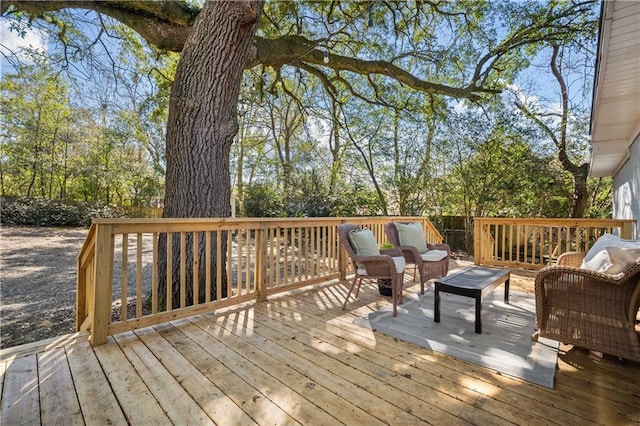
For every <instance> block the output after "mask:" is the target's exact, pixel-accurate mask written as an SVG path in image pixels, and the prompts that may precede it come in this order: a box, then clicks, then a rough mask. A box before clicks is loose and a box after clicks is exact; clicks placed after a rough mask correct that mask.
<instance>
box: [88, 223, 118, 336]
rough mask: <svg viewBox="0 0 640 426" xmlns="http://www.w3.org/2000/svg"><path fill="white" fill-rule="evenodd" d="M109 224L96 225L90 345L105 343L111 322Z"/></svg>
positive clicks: (110, 243)
mask: <svg viewBox="0 0 640 426" xmlns="http://www.w3.org/2000/svg"><path fill="white" fill-rule="evenodd" d="M111 231H112V225H111V224H97V226H96V252H95V262H96V263H95V271H94V278H93V282H94V289H93V310H94V316H93V325H92V327H91V340H90V341H91V345H93V346H97V345H102V344H103V343H106V342H107V329H108V327H109V323H110V322H111V299H112V292H113V248H114V242H113V234H112V232H111Z"/></svg>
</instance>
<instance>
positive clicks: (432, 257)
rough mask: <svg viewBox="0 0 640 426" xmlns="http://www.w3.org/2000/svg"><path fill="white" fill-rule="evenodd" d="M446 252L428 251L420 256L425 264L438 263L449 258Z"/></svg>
mask: <svg viewBox="0 0 640 426" xmlns="http://www.w3.org/2000/svg"><path fill="white" fill-rule="evenodd" d="M447 254H448V253H447V251H446V250H427V251H425V252H424V253H422V254H421V255H420V257H421V258H422V260H423V261H424V262H437V261H438V260H442V259H444V258H445V257H447Z"/></svg>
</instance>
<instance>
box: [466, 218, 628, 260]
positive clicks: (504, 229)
mask: <svg viewBox="0 0 640 426" xmlns="http://www.w3.org/2000/svg"><path fill="white" fill-rule="evenodd" d="M634 222H635V221H634V220H631V219H573V218H569V219H567V218H561V219H537V218H487V217H476V218H474V226H473V228H474V231H473V234H474V253H473V259H474V263H475V264H476V265H487V266H503V267H507V268H525V269H533V270H537V269H541V268H543V267H545V266H547V265H549V264H552V263H553V262H554V261H555V259H557V258H558V256H560V255H561V254H562V253H566V252H569V251H579V252H587V251H588V250H589V247H591V245H593V243H594V242H595V240H597V239H598V237H599V236H600V235H602V234H604V233H607V232H608V233H617V234H618V235H619V236H620V237H622V238H631V230H632V226H633V223H634Z"/></svg>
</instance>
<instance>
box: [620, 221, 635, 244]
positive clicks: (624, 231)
mask: <svg viewBox="0 0 640 426" xmlns="http://www.w3.org/2000/svg"><path fill="white" fill-rule="evenodd" d="M632 228H633V222H632V221H623V222H622V224H621V225H620V238H624V239H625V240H630V239H631V233H632V232H631V231H632Z"/></svg>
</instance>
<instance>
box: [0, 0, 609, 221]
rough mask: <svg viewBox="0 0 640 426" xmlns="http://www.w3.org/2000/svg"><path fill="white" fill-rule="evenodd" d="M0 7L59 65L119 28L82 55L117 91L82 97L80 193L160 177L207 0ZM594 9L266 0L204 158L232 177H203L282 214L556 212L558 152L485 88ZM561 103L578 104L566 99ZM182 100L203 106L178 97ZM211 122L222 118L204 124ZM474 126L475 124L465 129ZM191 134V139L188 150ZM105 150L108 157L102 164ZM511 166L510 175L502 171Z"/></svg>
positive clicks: (596, 186) (563, 202)
mask: <svg viewBox="0 0 640 426" xmlns="http://www.w3.org/2000/svg"><path fill="white" fill-rule="evenodd" d="M78 8H86V9H91V10H93V11H95V12H97V13H95V14H86V13H85V12H82V18H80V17H79V15H81V14H77V13H75V12H74V11H75V10H77V9H78ZM2 11H3V13H4V16H11V17H13V18H20V19H14V21H12V22H14V26H15V28H16V29H21V28H22V29H25V28H26V27H27V26H29V25H36V23H37V22H46V25H47V28H48V29H49V31H51V32H52V34H54V35H55V39H56V40H58V41H59V42H60V43H62V46H63V48H62V52H64V55H63V56H62V57H60V58H58V59H57V63H58V64H59V65H61V66H62V65H65V64H66V65H65V66H69V64H72V63H73V58H85V60H86V61H89V57H90V52H91V51H92V50H91V49H88V48H86V47H88V46H98V45H100V44H102V45H105V46H109V45H111V44H110V43H113V40H112V39H109V37H116V38H117V39H118V40H119V41H118V46H120V47H122V49H121V50H120V52H124V53H121V54H119V55H114V54H113V53H114V52H108V53H109V54H108V55H107V56H103V58H104V59H105V60H104V61H94V64H93V65H92V66H95V65H96V64H95V63H96V62H97V63H98V64H101V63H104V64H105V65H106V66H104V67H102V68H101V71H100V72H101V74H100V75H101V76H103V77H104V79H105V80H107V79H112V80H113V81H117V89H116V88H113V89H111V92H113V93H116V92H117V93H118V98H119V99H120V101H118V102H114V104H118V106H117V107H115V106H112V105H111V99H115V98H113V97H110V96H105V94H104V93H102V94H101V96H97V95H100V93H98V94H97V95H96V96H94V98H95V103H96V105H95V106H94V110H93V111H92V113H89V112H87V114H86V115H87V116H91V119H92V120H93V123H94V124H95V125H96V129H95V130H94V134H95V135H96V137H97V136H101V137H103V139H102V140H103V142H104V144H103V145H102V146H101V147H100V148H98V147H95V148H94V151H93V152H92V154H91V156H90V157H91V158H94V160H93V161H92V168H90V169H89V170H90V172H89V173H88V176H100V177H101V179H102V183H100V180H99V179H88V180H87V182H85V183H84V187H85V188H86V189H87V190H86V192H85V193H86V194H92V193H102V194H103V197H106V198H107V199H109V200H110V201H111V200H118V198H119V197H120V195H119V194H123V193H126V190H125V189H123V187H122V185H120V184H118V183H117V182H116V181H112V180H114V179H115V180H117V179H118V177H120V176H125V175H131V176H137V177H135V178H132V181H136V182H142V181H145V179H147V181H149V180H152V181H154V182H156V183H157V182H159V181H161V179H162V175H163V173H164V170H165V167H166V159H165V156H164V152H165V149H164V142H165V141H164V131H165V127H164V126H165V124H164V123H165V122H166V116H167V109H168V105H169V99H170V95H169V88H170V87H171V85H172V84H173V82H174V78H175V77H174V74H175V69H176V64H177V61H178V57H177V56H176V55H173V54H170V53H168V51H173V52H180V51H182V50H183V49H184V47H185V42H186V40H187V39H188V37H189V36H190V35H192V33H193V31H194V30H195V29H197V28H198V27H199V26H200V25H201V24H199V23H198V17H199V16H200V15H201V13H202V8H201V6H199V5H197V4H195V3H193V2H166V1H156V2H144V1H143V2H124V1H110V2H77V1H74V2H70V1H56V2H33V1H8V2H3V4H2ZM594 11H595V2H593V1H585V2H555V1H549V2H546V3H544V2H537V1H536V2H533V1H532V2H503V3H498V2H489V1H456V2H279V1H268V2H265V3H264V5H263V10H262V14H261V17H260V20H259V22H258V24H257V29H256V36H255V37H254V39H253V47H252V48H250V49H249V51H248V53H247V56H246V58H245V60H244V64H243V67H244V68H245V72H244V77H243V79H242V84H240V80H238V83H234V84H238V85H239V88H238V92H239V93H240V107H239V108H238V111H236V107H235V105H234V101H233V100H231V101H229V102H227V103H228V105H230V106H228V108H229V110H227V111H223V113H224V114H223V115H224V116H225V117H227V116H228V114H233V116H235V115H236V112H239V114H238V118H239V123H240V125H239V126H238V127H239V128H240V133H239V134H238V136H237V137H236V138H235V141H236V143H235V144H233V145H231V146H230V147H229V149H230V153H229V156H228V157H225V156H224V155H223V156H220V157H216V158H219V159H218V160H216V162H215V164H210V167H211V169H212V170H214V171H215V172H214V173H215V174H218V173H221V174H225V173H226V172H225V170H226V169H227V168H229V172H231V174H232V177H233V185H232V184H231V182H232V181H231V179H230V180H229V183H228V184H227V183H224V182H223V181H220V180H218V181H217V182H218V183H216V184H215V185H213V187H216V188H219V187H220V185H221V186H224V187H227V186H229V187H231V186H234V187H235V192H236V194H237V195H238V196H239V198H240V199H241V201H245V202H251V200H250V198H251V197H252V196H254V195H255V196H257V197H258V199H259V198H260V197H262V196H263V195H260V196H258V195H256V193H255V191H254V188H253V187H256V188H257V187H260V185H263V184H265V182H268V185H266V186H267V187H268V188H269V191H271V193H272V194H279V195H280V196H281V198H282V212H281V214H291V215H294V214H297V215H304V214H307V215H315V214H317V213H318V212H345V213H348V212H352V213H354V214H356V213H358V212H359V213H365V212H366V213H372V214H379V213H400V214H433V213H436V214H443V213H449V214H460V213H464V214H486V215H495V214H513V215H542V216H567V215H569V214H571V213H569V210H570V209H571V206H572V203H571V201H570V200H571V197H572V195H571V193H572V191H571V185H572V178H571V177H570V176H568V175H566V174H565V172H564V171H563V170H562V167H560V164H562V161H560V163H559V162H558V161H556V160H551V159H550V157H549V156H550V155H552V153H549V152H548V151H545V150H543V149H541V148H540V146H541V145H543V142H542V141H544V140H545V139H546V138H547V136H545V135H544V132H542V133H541V132H536V131H535V130H532V129H531V128H526V129H525V128H524V127H525V126H522V125H521V124H519V123H518V120H517V119H511V120H510V121H508V122H507V123H501V124H499V123H498V122H499V121H500V119H499V118H498V117H497V116H496V114H497V113H496V112H495V109H494V110H491V109H492V108H494V107H493V106H492V105H493V104H495V103H496V102H499V101H501V100H502V98H496V96H495V95H496V94H498V93H500V92H502V91H503V90H504V89H505V88H508V87H512V84H513V83H514V82H517V81H518V78H519V76H520V75H521V73H522V72H523V71H524V70H528V69H530V68H531V67H532V64H534V65H537V64H535V61H536V58H537V57H538V55H539V54H540V52H544V50H545V49H549V46H552V45H561V46H567V49H568V48H569V47H571V46H573V47H575V46H579V45H581V46H588V45H589V43H591V44H592V42H593V40H594V39H595V27H596V24H597V22H596V19H595V17H594V15H595V12H594ZM27 18H28V20H27ZM34 18H38V19H34ZM78 19H84V21H83V22H82V23H81V24H82V25H74V22H75V23H76V24H78ZM225 19H226V18H225ZM90 20H93V21H95V22H96V23H97V27H96V28H99V30H97V31H95V32H94V33H93V34H91V35H87V34H85V33H83V31H81V30H79V29H80V28H81V27H86V25H88V22H86V21H90ZM205 32H206V31H205ZM204 36H205V35H202V37H204ZM142 39H144V40H146V42H148V43H146V42H143V41H142ZM109 40H111V41H109ZM106 50H107V51H109V49H106ZM186 53H188V52H186ZM200 56H202V55H200ZM190 57H191V56H188V55H183V57H182V59H181V60H182V61H187V62H188V64H187V65H185V68H186V69H189V70H190V72H189V73H184V74H185V75H187V74H189V75H195V74H198V75H201V74H203V72H201V71H198V70H197V69H196V68H194V67H193V64H194V60H193V59H189V58H190ZM185 58H186V59H185ZM94 59H95V58H94ZM587 60H588V58H587ZM582 61H583V62H584V59H583V60H582ZM189 64H191V65H189ZM584 66H585V69H588V68H589V66H586V65H584ZM98 68H100V67H97V68H92V69H98ZM109 74H111V76H110V77H108V76H109ZM183 78H185V77H179V79H183ZM190 78H191V77H190ZM212 78H213V77H207V79H203V80H202V83H201V85H200V86H199V87H201V88H204V87H213V86H212V82H214V80H212ZM586 80H588V78H587V79H586ZM209 92H210V91H203V90H200V91H199V93H196V95H197V96H215V95H214V94H212V93H209ZM533 93H535V92H533ZM173 96H174V98H175V96H176V95H175V94H174V95H173ZM105 99H107V100H109V107H108V108H107V116H108V117H109V118H107V120H105V123H102V122H101V118H100V115H99V114H100V106H101V105H102V104H103V103H104V102H103V101H104V100H105ZM123 99H124V100H126V104H127V106H126V107H125V106H124V105H122V103H123V102H122V100H123ZM176 99H177V98H176ZM461 100H464V101H465V102H464V103H461V102H460V101H461ZM463 104H464V108H466V109H468V110H474V111H479V109H478V108H480V109H484V114H479V113H477V112H474V113H470V114H468V115H466V116H464V117H463V118H460V117H456V112H455V111H456V110H457V108H458V107H459V106H460V105H463ZM96 106H97V108H96ZM224 108H227V107H224ZM224 108H223V109H224ZM570 108H572V111H576V112H580V113H582V111H578V110H577V105H570ZM489 110H491V111H489ZM546 110H548V108H547V109H544V108H543V109H541V110H540V111H543V112H544V111H546ZM177 114H178V115H176V116H180V117H193V119H194V120H196V119H198V118H197V117H200V115H198V114H197V113H185V110H184V109H183V108H182V107H180V109H178V110H177ZM579 115H580V114H575V116H576V117H577V116H579ZM472 116H473V117H472ZM582 116H584V114H583V115H582ZM110 117H114V118H115V117H117V120H115V119H113V118H110ZM232 122H233V120H232V121H231V122H230V123H232ZM180 123H182V119H181V120H180ZM221 123H222V121H220V120H217V119H216V120H215V121H213V122H212V123H211V124H207V126H214V127H215V126H218V127H219V126H221ZM177 125H180V126H182V125H183V124H175V123H174V124H170V130H171V129H173V128H174V127H175V126H177ZM199 125H200V126H202V125H203V122H200V124H199ZM233 128H234V125H233V123H232V126H231V130H233ZM469 128H475V129H477V130H478V132H479V133H476V134H469V133H468V129H469ZM489 130H490V131H489ZM171 131H173V130H171ZM232 133H233V132H232ZM174 139H175V138H174ZM124 140H129V141H135V145H136V152H137V153H138V157H139V159H138V160H134V159H133V158H132V157H131V156H129V157H127V156H119V154H118V152H117V151H118V149H119V148H120V146H123V145H125V144H123V142H122V141H124ZM109 141H111V142H109ZM188 141H196V142H197V145H194V148H189V149H186V150H185V149H184V148H185V146H187V145H188ZM576 142H577V143H576ZM172 143H173V144H175V143H177V144H178V145H177V147H176V148H170V149H169V152H172V150H175V149H179V150H183V151H184V152H185V154H186V155H194V154H193V152H195V151H194V149H195V150H200V151H198V152H202V149H203V147H206V146H209V145H216V146H217V145H218V144H221V145H219V146H221V147H224V146H225V144H227V143H229V142H228V140H227V142H224V143H222V142H220V141H218V140H211V139H208V140H205V139H202V140H200V138H199V137H195V136H193V135H192V136H180V137H179V138H177V139H176V141H175V142H172ZM120 144H122V145H120ZM172 146H173V145H172ZM566 147H567V151H568V152H571V151H572V150H574V148H573V147H576V149H575V150H574V151H575V152H574V153H573V154H570V155H569V156H570V157H571V156H574V157H573V158H578V157H579V156H581V155H582V156H584V154H585V152H586V151H585V146H584V144H583V142H582V140H580V138H579V137H575V138H574V137H573V136H570V137H569V139H567V144H566ZM113 149H116V151H112V150H113ZM223 149H227V148H223ZM141 153H142V154H141ZM134 156H135V155H134ZM106 157H110V158H111V159H112V160H114V161H111V162H108V163H106V161H107V160H106ZM143 157H144V158H143ZM212 158H213V157H212ZM225 158H228V159H225ZM140 159H142V161H143V162H145V163H146V164H147V165H149V164H150V165H151V167H152V169H153V171H154V174H153V175H148V174H145V173H146V172H145V173H143V171H141V170H138V169H136V167H133V166H131V165H129V169H127V170H120V169H118V168H116V167H115V166H116V165H118V166H121V165H122V163H127V162H129V163H131V162H135V161H139V160H140ZM516 160H517V161H516ZM229 161H230V164H227V165H226V166H225V163H229ZM193 163H194V164H195V163H197V162H193ZM505 164H508V165H509V167H506V166H505ZM171 168H172V166H169V170H170V169H171ZM565 169H566V164H565ZM491 172H493V173H494V176H493V177H492V175H491ZM536 172H537V173H536ZM143 176H146V177H145V178H143ZM179 176H182V175H179ZM478 176H480V177H481V178H477V177H478ZM509 176H510V178H509ZM507 178H509V179H511V180H510V181H503V180H505V179H507ZM216 179H217V178H216ZM482 179H486V181H482ZM494 179H498V180H499V181H494ZM3 180H4V179H3ZM94 180H95V181H94ZM525 180H528V182H525ZM574 181H575V180H574ZM180 182H182V183H180ZM480 185H482V187H480ZM588 185H589V186H588V188H587V193H588V194H589V195H588V197H587V199H588V200H590V201H588V202H587V205H586V207H585V210H584V211H585V214H596V213H593V212H595V211H598V212H600V214H606V212H607V211H608V210H607V203H606V202H604V203H603V202H602V200H603V199H605V200H606V197H604V198H603V197H602V196H601V195H599V192H598V191H604V192H605V193H606V191H607V189H606V188H607V183H606V181H605V182H600V181H593V182H590V183H589V184H588ZM191 186H194V187H197V188H199V189H200V191H201V192H200V194H209V193H210V192H211V191H212V190H210V189H206V190H205V188H209V187H210V186H211V184H210V183H208V180H206V179H205V180H204V181H202V182H197V183H194V184H193V185H191ZM245 186H246V188H247V189H248V190H245ZM130 187H131V188H134V189H135V190H134V193H133V194H132V195H129V197H128V198H129V199H135V200H144V199H145V196H144V194H138V193H136V190H138V189H140V188H144V187H145V186H144V185H140V184H136V185H130ZM169 187H171V188H172V190H175V189H176V188H177V190H178V191H188V189H185V188H186V187H189V185H184V178H178V179H177V180H176V179H174V180H173V181H172V183H167V188H169ZM105 188H108V189H105ZM203 191H204V192H203ZM225 191H226V190H225ZM225 191H223V192H220V191H216V194H217V195H220V194H225V193H226V192H225ZM545 191H546V192H545ZM141 192H144V191H141ZM228 192H229V193H230V192H231V191H230V189H229V191H228ZM465 192H466V193H467V195H466V196H465V195H464V193H465ZM105 193H106V195H105ZM156 193H157V192H156ZM365 194H366V195H365ZM274 196H275V195H274ZM226 197H227V196H226V195H224V196H223V197H221V198H220V197H211V196H206V195H205V196H204V197H203V198H204V199H205V200H207V202H208V203H209V205H211V204H212V203H213V204H216V205H218V207H217V208H215V209H213V210H211V211H212V212H214V211H215V212H218V213H215V214H220V212H225V211H226V210H225V208H224V207H225V206H226V208H227V210H228V202H226V200H225V198H226ZM247 197H249V198H247ZM192 198H193V197H186V198H184V197H183V198H181V200H183V201H181V202H180V203H177V202H174V201H171V199H170V200H169V204H170V205H176V204H178V205H180V206H182V207H181V209H184V210H180V211H177V210H174V213H172V214H175V215H188V214H189V213H188V211H194V212H195V211H196V210H197V209H194V208H193V206H191V207H190V206H189V203H191V202H192V201H189V200H190V199H192ZM122 199H127V197H123V198H122ZM354 200H360V201H361V202H362V203H363V205H362V207H357V206H352V207H349V206H348V205H349V204H353V201H354ZM136 202H138V201H136ZM592 205H593V206H594V208H593V209H591V207H590V206H592ZM595 206H598V207H595ZM172 208H173V207H172ZM250 210H251V209H248V210H246V211H250ZM266 210H270V209H266ZM198 214H199V215H202V214H207V213H202V212H201V213H198Z"/></svg>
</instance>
